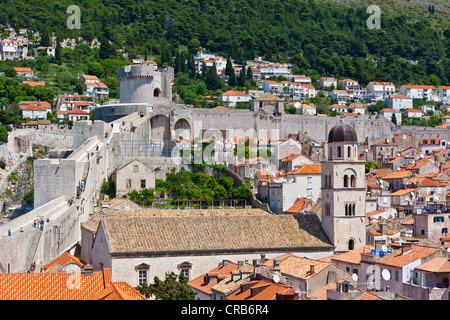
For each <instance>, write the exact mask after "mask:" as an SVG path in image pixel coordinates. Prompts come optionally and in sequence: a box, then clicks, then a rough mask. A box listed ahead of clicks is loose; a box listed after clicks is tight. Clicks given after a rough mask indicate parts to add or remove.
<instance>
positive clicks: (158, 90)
mask: <svg viewBox="0 0 450 320" xmlns="http://www.w3.org/2000/svg"><path fill="white" fill-rule="evenodd" d="M160 94H161V90H160V89H158V88H156V89H155V90H153V96H154V97H159V95H160Z"/></svg>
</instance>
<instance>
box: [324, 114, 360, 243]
mask: <svg viewBox="0 0 450 320" xmlns="http://www.w3.org/2000/svg"><path fill="white" fill-rule="evenodd" d="M327 147H328V160H326V161H323V162H322V163H321V168H322V228H323V230H324V231H325V233H326V234H327V236H328V239H329V240H330V241H331V243H333V245H334V246H335V247H336V252H345V251H349V250H353V249H356V248H358V247H360V246H363V245H365V244H366V241H365V239H366V214H365V212H366V209H365V206H366V205H365V204H366V197H365V196H366V182H365V163H364V161H360V160H358V140H357V136H356V132H355V130H354V129H353V128H352V127H351V126H350V125H349V124H344V123H343V122H342V120H341V123H340V124H338V125H337V126H335V127H333V128H332V129H331V130H330V132H329V134H328V144H327Z"/></svg>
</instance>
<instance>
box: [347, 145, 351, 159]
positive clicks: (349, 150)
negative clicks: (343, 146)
mask: <svg viewBox="0 0 450 320" xmlns="http://www.w3.org/2000/svg"><path fill="white" fill-rule="evenodd" d="M351 156H352V147H350V146H348V148H347V157H351Z"/></svg>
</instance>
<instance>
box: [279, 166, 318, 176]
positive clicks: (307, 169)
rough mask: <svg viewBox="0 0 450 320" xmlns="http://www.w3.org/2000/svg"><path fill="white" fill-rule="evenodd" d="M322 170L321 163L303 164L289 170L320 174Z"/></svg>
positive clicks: (294, 172) (299, 172)
mask: <svg viewBox="0 0 450 320" xmlns="http://www.w3.org/2000/svg"><path fill="white" fill-rule="evenodd" d="M321 172H322V166H321V164H320V163H315V164H303V165H301V166H299V167H298V169H295V170H292V171H290V172H287V173H286V175H289V174H320V173H321Z"/></svg>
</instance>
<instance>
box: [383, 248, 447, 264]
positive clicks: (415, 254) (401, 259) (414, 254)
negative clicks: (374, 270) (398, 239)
mask: <svg viewBox="0 0 450 320" xmlns="http://www.w3.org/2000/svg"><path fill="white" fill-rule="evenodd" d="M439 250H441V249H440V248H432V247H427V246H419V245H413V246H411V250H409V251H407V252H406V253H403V249H398V250H395V251H394V252H392V253H389V254H387V255H385V256H383V257H382V258H379V259H378V260H377V261H376V263H379V264H383V265H388V266H392V267H404V266H406V265H408V264H410V263H412V262H414V261H417V260H420V259H423V258H426V257H427V256H429V255H430V254H433V253H436V252H438V251H439Z"/></svg>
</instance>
